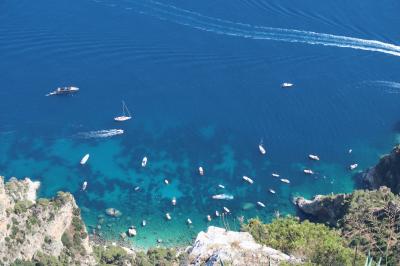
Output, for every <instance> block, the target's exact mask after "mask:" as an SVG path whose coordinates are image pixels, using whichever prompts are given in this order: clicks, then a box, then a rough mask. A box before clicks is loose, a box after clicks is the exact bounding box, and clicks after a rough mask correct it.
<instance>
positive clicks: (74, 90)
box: [46, 86, 79, 96]
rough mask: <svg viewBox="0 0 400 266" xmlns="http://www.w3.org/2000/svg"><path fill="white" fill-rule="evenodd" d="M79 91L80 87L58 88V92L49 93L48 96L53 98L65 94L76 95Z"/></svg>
mask: <svg viewBox="0 0 400 266" xmlns="http://www.w3.org/2000/svg"><path fill="white" fill-rule="evenodd" d="M78 91H79V88H78V87H72V86H70V87H58V88H57V89H56V90H54V91H52V92H49V93H47V94H46V96H53V95H63V94H74V93H77V92H78Z"/></svg>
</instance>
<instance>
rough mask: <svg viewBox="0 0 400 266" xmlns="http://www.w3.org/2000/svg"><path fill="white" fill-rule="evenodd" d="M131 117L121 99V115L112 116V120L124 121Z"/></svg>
mask: <svg viewBox="0 0 400 266" xmlns="http://www.w3.org/2000/svg"><path fill="white" fill-rule="evenodd" d="M131 118H132V116H131V113H130V112H129V110H128V107H127V106H126V104H125V102H124V101H122V115H121V116H117V117H114V121H117V122H124V121H127V120H129V119H131Z"/></svg>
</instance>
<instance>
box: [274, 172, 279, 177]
mask: <svg viewBox="0 0 400 266" xmlns="http://www.w3.org/2000/svg"><path fill="white" fill-rule="evenodd" d="M272 176H273V177H280V175H279V174H277V173H272Z"/></svg>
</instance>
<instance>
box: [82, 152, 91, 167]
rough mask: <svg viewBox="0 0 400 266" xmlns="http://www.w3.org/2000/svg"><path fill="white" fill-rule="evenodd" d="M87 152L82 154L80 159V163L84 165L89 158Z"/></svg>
mask: <svg viewBox="0 0 400 266" xmlns="http://www.w3.org/2000/svg"><path fill="white" fill-rule="evenodd" d="M89 156H90V155H89V153H88V154H86V155H85V156H83V158H82V159H81V164H82V165H84V164H86V163H87V161H88V160H89Z"/></svg>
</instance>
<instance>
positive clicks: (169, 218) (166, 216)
mask: <svg viewBox="0 0 400 266" xmlns="http://www.w3.org/2000/svg"><path fill="white" fill-rule="evenodd" d="M165 218H167V220H171V215H170V214H169V213H168V212H167V213H166V214H165Z"/></svg>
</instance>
